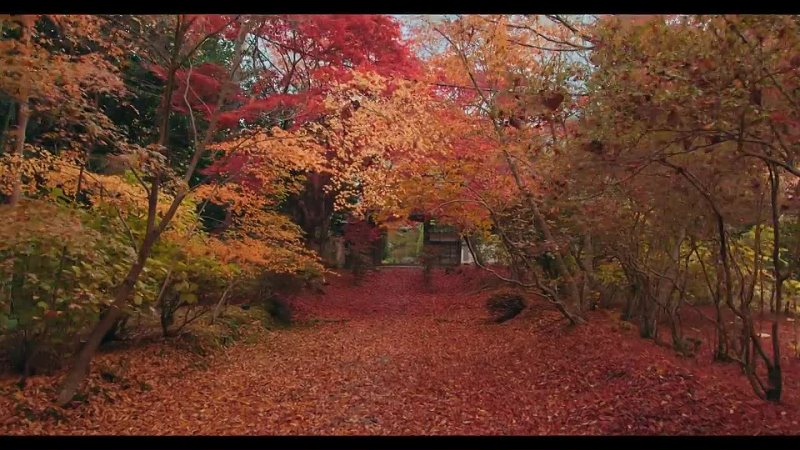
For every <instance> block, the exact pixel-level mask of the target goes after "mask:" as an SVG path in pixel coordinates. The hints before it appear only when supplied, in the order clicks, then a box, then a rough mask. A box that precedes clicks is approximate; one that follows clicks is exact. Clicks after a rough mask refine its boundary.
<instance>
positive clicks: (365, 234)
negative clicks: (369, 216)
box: [344, 220, 381, 251]
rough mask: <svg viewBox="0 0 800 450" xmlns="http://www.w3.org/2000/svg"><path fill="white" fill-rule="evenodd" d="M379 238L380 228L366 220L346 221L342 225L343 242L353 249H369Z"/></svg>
mask: <svg viewBox="0 0 800 450" xmlns="http://www.w3.org/2000/svg"><path fill="white" fill-rule="evenodd" d="M380 238H381V232H380V229H378V227H376V226H375V225H374V224H371V223H369V222H368V221H366V220H359V221H357V222H348V223H347V224H345V226H344V239H345V242H346V243H347V244H348V245H349V246H350V248H351V249H353V250H355V251H364V250H367V249H369V248H370V247H371V246H372V244H373V243H374V242H375V241H377V240H378V239H380Z"/></svg>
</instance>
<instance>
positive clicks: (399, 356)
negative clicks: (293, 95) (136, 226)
mask: <svg viewBox="0 0 800 450" xmlns="http://www.w3.org/2000/svg"><path fill="white" fill-rule="evenodd" d="M421 279H422V276H421V274H420V272H419V270H418V269H384V270H381V271H378V272H376V273H374V274H371V275H369V276H368V278H367V279H366V281H365V282H364V283H363V284H362V285H361V286H360V287H351V286H350V285H349V283H348V282H347V280H344V279H342V280H335V281H334V282H332V283H331V285H330V286H328V287H327V289H326V293H325V294H324V295H311V294H309V295H306V296H304V297H301V298H298V299H295V300H294V303H295V308H296V309H297V310H298V311H299V314H300V316H301V317H304V318H306V319H309V318H315V319H316V320H315V321H312V322H311V323H310V324H308V325H302V326H298V327H295V328H292V329H289V330H283V331H274V332H263V333H260V334H259V335H258V336H257V337H258V339H251V340H249V341H248V343H244V342H243V343H239V344H237V345H234V346H232V347H230V348H229V349H228V350H226V351H225V352H222V353H220V354H217V355H215V356H213V357H210V358H208V359H206V363H207V364H206V365H201V364H197V361H195V360H193V359H192V358H191V357H190V356H187V355H186V354H185V352H184V353H181V352H178V351H176V350H169V351H168V353H167V354H164V350H163V346H162V347H157V346H152V347H145V348H140V349H135V350H130V351H127V356H126V357H127V358H128V359H129V360H131V361H134V360H135V362H136V363H135V364H131V369H130V375H129V377H130V379H131V380H136V382H135V383H133V386H132V387H131V386H128V387H127V389H123V388H121V387H119V386H116V385H112V384H110V383H106V382H102V381H100V380H99V378H98V377H97V376H95V377H94V378H93V381H92V382H93V383H95V384H96V385H101V386H103V387H104V388H103V392H104V393H103V394H102V395H95V396H93V397H92V398H91V399H90V401H89V402H88V403H87V404H85V405H83V406H81V407H79V408H76V409H73V410H69V411H67V412H66V413H65V416H66V420H62V421H60V422H57V421H56V420H54V419H50V420H27V419H24V418H21V417H20V414H19V413H13V412H11V411H9V413H6V412H5V411H3V412H2V413H0V414H6V415H4V416H0V423H2V425H0V433H15V434H16V433H37V434H38V433H46V434H51V433H54V434H64V433H69V434H86V433H89V434H257V435H263V434H605V433H622V434H655V433H658V434H676V433H677V434H687V433H688V434H697V433H702V434H708V433H712V434H717V433H721V434H742V433H744V434H764V433H797V432H798V431H800V427H798V425H797V423H798V422H797V421H798V417H800V416H798V414H797V413H798V411H797V409H798V408H797V403H798V402H797V392H795V391H793V390H791V389H793V388H789V392H787V396H786V402H785V403H784V404H783V405H778V406H774V405H769V404H766V403H764V402H762V401H760V400H757V399H756V398H755V397H754V396H753V394H752V391H751V390H750V388H749V387H748V386H747V384H746V381H744V378H743V377H742V376H741V375H740V374H739V373H737V371H736V370H735V368H733V367H732V366H723V365H713V366H710V365H709V363H708V362H706V361H702V362H697V361H695V360H682V359H678V358H676V357H675V356H674V354H673V353H672V352H671V351H669V350H668V349H664V348H660V347H658V346H656V345H654V344H652V342H649V341H644V340H641V339H639V338H638V337H637V336H636V332H635V331H633V330H627V329H625V327H621V326H620V325H619V322H617V321H615V320H613V319H612V318H611V314H610V313H608V312H603V311H600V312H596V313H593V315H592V316H591V317H590V319H591V320H592V321H593V322H595V324H594V326H592V327H578V328H567V327H565V324H564V321H563V320H562V319H560V317H559V315H558V313H556V312H554V311H551V310H550V309H549V308H548V307H547V306H546V305H544V304H540V303H534V304H533V306H532V307H530V308H528V309H527V310H526V311H525V312H523V314H522V315H521V316H520V317H518V318H516V319H514V320H512V321H510V322H507V323H505V324H500V325H498V324H493V323H488V322H487V321H486V313H485V311H484V309H483V298H484V297H485V293H484V294H481V293H480V292H479V291H478V289H477V282H476V281H475V277H472V276H470V275H469V274H463V275H444V274H440V275H437V276H436V277H435V279H434V288H433V290H432V291H431V292H428V291H427V290H425V289H424V288H423V287H422V286H421ZM173 353H174V354H173ZM117 356H118V355H117ZM108 358H110V356H107V355H104V356H102V357H100V358H98V359H99V364H103V361H106V360H107V359H108ZM790 376H791V375H790ZM731 377H733V378H735V379H736V380H737V381H734V382H731ZM52 382H53V379H51V378H48V377H36V378H34V379H32V380H31V384H30V385H29V387H28V388H27V389H26V391H25V394H24V395H23V394H21V393H17V394H14V395H4V397H7V398H6V400H5V401H3V403H2V406H3V409H4V408H5V407H6V405H9V403H8V401H10V399H12V398H17V397H19V398H17V400H18V401H21V400H20V399H22V398H25V399H27V400H26V401H29V402H32V403H35V401H36V395H37V394H38V395H39V396H40V397H42V399H43V398H44V397H45V396H46V395H47V394H48V393H49V392H51V391H50V389H51V388H50V387H49V385H50V384H52ZM137 383H138V384H137ZM143 383H145V384H147V385H148V389H140V388H139V387H137V386H143V385H144V384H143ZM5 388H8V387H7V386H6V387H5ZM41 401H44V400H41ZM9 409H10V408H9ZM0 411H2V409H0Z"/></svg>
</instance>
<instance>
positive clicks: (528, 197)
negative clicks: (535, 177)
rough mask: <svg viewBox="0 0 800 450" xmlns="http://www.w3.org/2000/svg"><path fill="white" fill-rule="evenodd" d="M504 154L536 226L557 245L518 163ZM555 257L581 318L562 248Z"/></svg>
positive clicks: (571, 303) (569, 299) (568, 303)
mask: <svg viewBox="0 0 800 450" xmlns="http://www.w3.org/2000/svg"><path fill="white" fill-rule="evenodd" d="M503 155H504V156H505V160H506V164H507V165H508V168H509V170H510V171H511V175H512V176H513V178H514V182H515V183H516V185H517V188H518V189H519V190H520V192H521V193H522V195H523V197H524V198H525V201H526V202H527V204H528V207H529V208H530V209H531V212H532V213H533V221H534V224H535V225H536V228H538V229H539V231H541V232H542V235H543V236H544V240H545V241H546V242H547V243H548V244H551V245H555V239H554V238H553V234H552V233H551V232H550V226H549V225H547V221H546V220H545V219H544V216H542V213H541V211H540V210H539V206H538V205H537V204H536V200H535V199H534V198H533V195H532V194H531V193H530V191H528V189H527V187H526V186H525V184H524V183H523V182H522V178H521V177H520V175H519V171H518V170H517V165H516V164H515V163H514V160H513V159H511V155H510V154H509V153H508V151H507V150H505V149H504V150H503ZM553 257H554V260H555V261H554V262H555V268H556V271H557V272H558V275H559V276H560V277H561V278H562V279H563V280H564V288H565V290H566V294H567V301H566V306H567V307H568V308H569V309H570V310H571V312H572V314H573V315H575V316H576V317H578V318H580V313H581V309H580V298H579V296H578V286H577V284H576V283H575V279H574V277H573V276H572V273H571V272H570V270H569V268H568V267H567V264H566V263H565V262H564V258H563V256H562V249H556V250H555V251H553Z"/></svg>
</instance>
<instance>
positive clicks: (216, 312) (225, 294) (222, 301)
mask: <svg viewBox="0 0 800 450" xmlns="http://www.w3.org/2000/svg"><path fill="white" fill-rule="evenodd" d="M232 287H233V282H231V283H230V284H228V286H227V287H226V288H225V291H224V292H223V293H222V297H220V299H219V302H217V305H216V306H215V307H214V311H213V312H212V313H211V322H210V323H211V325H214V322H216V320H217V317H219V313H220V311H221V310H222V307H223V305H224V304H225V301H226V300H227V299H228V292H229V291H230V290H231V288H232Z"/></svg>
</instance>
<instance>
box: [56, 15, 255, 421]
mask: <svg viewBox="0 0 800 450" xmlns="http://www.w3.org/2000/svg"><path fill="white" fill-rule="evenodd" d="M176 29H178V30H179V29H181V21H180V20H179V21H178V26H177V27H176ZM249 29H250V28H249V27H248V26H242V27H241V28H240V30H239V36H238V37H237V41H236V53H235V55H234V58H233V67H232V71H231V74H230V75H231V78H232V79H233V80H236V79H237V72H238V69H239V65H240V63H241V59H242V52H243V50H244V49H243V44H244V38H245V37H246V36H247V33H248V32H249ZM184 32H185V30H184ZM180 36H181V34H180V33H179V32H178V31H176V41H177V42H176V46H178V44H179V43H180V42H182V38H180ZM178 56H180V55H179V52H178V51H177V50H176V51H175V52H174V54H173V57H174V58H175V59H174V60H173V62H175V61H177V58H178ZM171 67H173V68H174V70H177V67H178V64H177V63H173V64H171ZM228 89H229V84H225V87H223V89H222V91H221V92H220V93H219V100H218V103H217V105H216V109H215V111H216V113H215V114H214V115H213V116H212V117H211V120H209V124H208V127H207V129H206V132H205V136H204V137H203V140H202V141H201V142H200V144H199V145H198V146H197V147H196V148H195V151H194V153H193V155H192V158H191V161H190V162H189V165H188V167H187V168H186V173H185V174H184V176H183V182H184V183H186V184H188V183H189V180H190V179H191V177H192V175H193V174H194V171H195V169H196V168H197V164H198V162H199V161H200V157H201V156H202V155H203V153H204V152H205V148H206V147H207V146H208V144H209V143H210V142H211V139H212V137H213V134H214V131H215V130H216V127H217V122H218V120H219V112H220V111H221V109H222V105H223V102H224V101H225V99H226V97H227V94H228ZM171 98H172V90H171V89H168V90H166V91H165V92H164V99H171ZM165 104H166V105H169V103H165ZM165 112H166V114H164V116H163V117H162V127H168V121H169V112H170V111H169V109H168V110H167V111H165ZM164 124H167V125H164ZM162 130H163V128H162ZM159 138H160V139H166V138H167V133H166V132H162V133H161V134H160V137H159ZM160 143H161V145H166V141H163V142H160ZM160 187H161V174H160V173H157V174H156V176H155V178H154V180H153V182H152V184H151V186H150V195H149V198H148V212H147V231H146V232H145V238H144V241H143V242H142V245H141V247H140V248H139V251H138V255H137V261H136V263H134V265H133V266H131V268H130V270H129V271H128V274H127V276H126V277H125V281H123V283H122V285H120V287H119V289H118V290H117V292H116V293H115V296H114V302H113V303H112V304H111V308H110V309H109V312H108V315H107V316H106V317H104V318H103V319H102V320H101V321H100V322H99V323H98V324H97V325H96V326H95V328H94V329H93V330H92V332H91V333H90V335H89V338H88V339H87V342H86V344H85V345H84V346H83V348H81V351H80V352H79V353H78V355H77V357H76V359H75V361H74V364H73V367H72V370H71V371H70V373H69V374H68V375H67V378H66V380H65V382H64V384H63V387H62V389H61V392H60V394H59V396H58V403H59V404H60V405H62V406H63V405H66V404H67V403H69V402H70V401H71V400H72V397H73V396H74V395H75V393H76V392H77V390H78V388H79V386H80V384H81V382H83V380H84V379H85V378H86V376H87V375H88V373H89V365H90V363H91V360H92V357H93V356H94V354H95V352H96V351H97V349H98V347H99V345H100V342H101V340H102V338H103V336H105V334H106V333H107V332H108V330H109V329H111V327H112V326H113V325H114V323H116V320H117V319H118V318H119V317H121V316H122V314H123V309H124V308H125V307H126V306H127V305H128V301H129V299H130V297H131V295H132V294H133V292H134V290H135V285H136V281H137V280H138V279H139V275H141V273H142V270H143V269H144V266H145V264H146V263H147V260H148V258H149V257H150V252H151V251H152V249H153V246H154V245H155V243H156V242H157V241H158V239H159V237H160V236H161V233H163V232H164V230H165V229H166V228H167V226H168V225H169V223H170V221H171V220H172V218H173V217H174V216H175V214H176V213H177V211H178V207H179V206H180V205H181V203H182V202H183V199H184V198H185V197H186V194H187V191H186V190H185V189H183V190H181V191H180V192H178V194H177V195H176V196H175V198H174V199H173V200H172V203H171V204H170V206H169V209H168V210H167V211H166V213H164V215H163V217H162V218H161V220H160V221H159V222H158V223H156V217H157V215H158V208H157V206H158V192H159V189H160Z"/></svg>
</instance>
